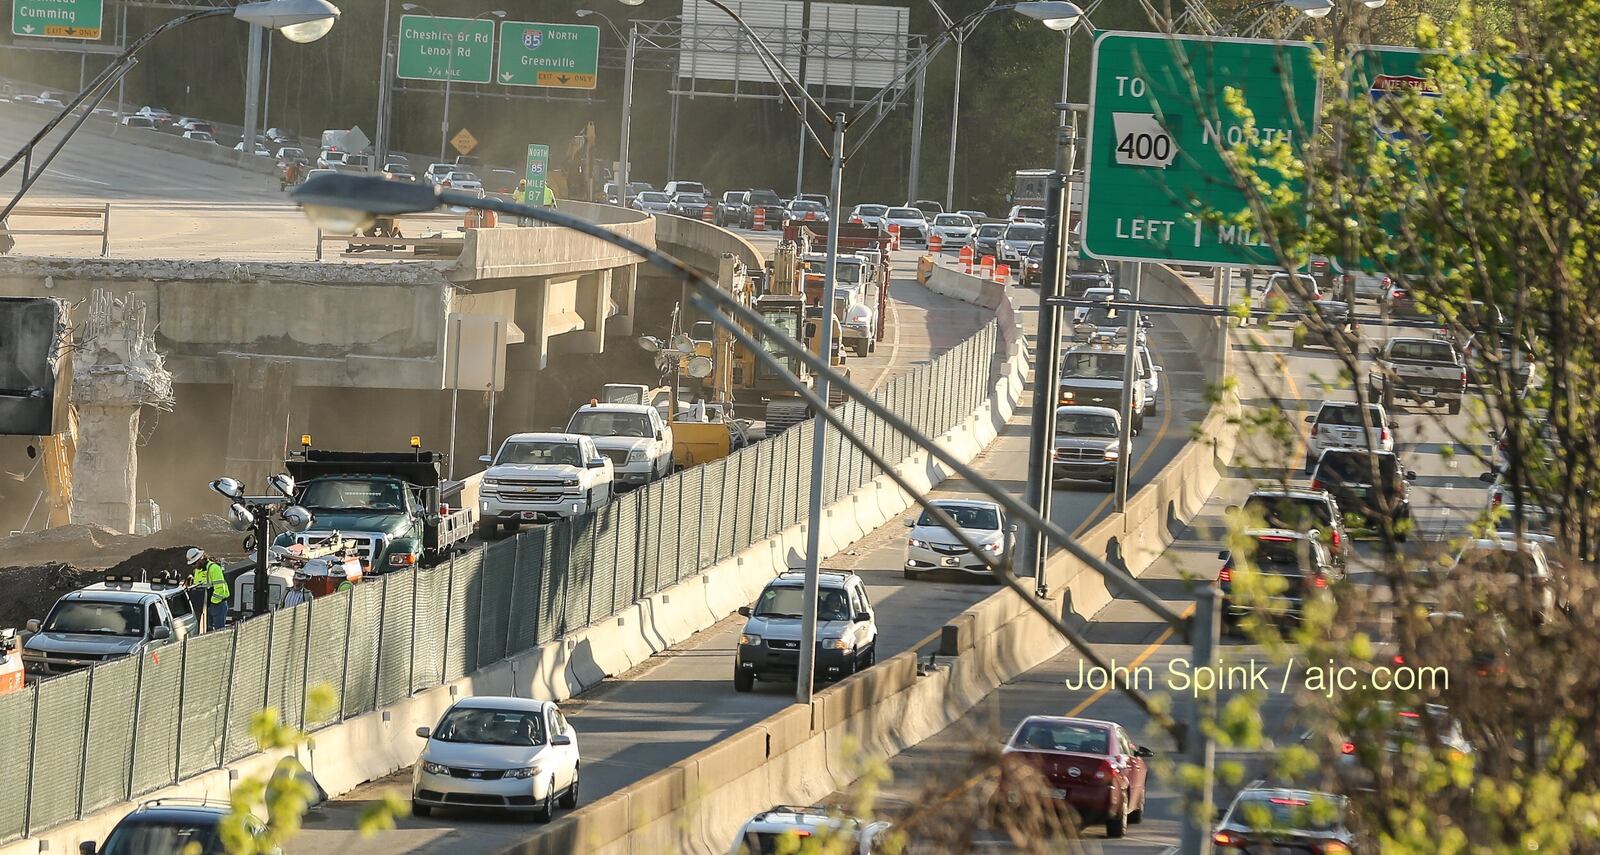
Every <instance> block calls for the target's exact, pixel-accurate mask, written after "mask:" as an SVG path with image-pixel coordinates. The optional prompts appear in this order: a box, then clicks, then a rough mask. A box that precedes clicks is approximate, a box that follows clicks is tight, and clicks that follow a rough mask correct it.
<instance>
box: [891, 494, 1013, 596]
mask: <svg viewBox="0 0 1600 855" xmlns="http://www.w3.org/2000/svg"><path fill="white" fill-rule="evenodd" d="M931 504H933V505H934V506H935V507H938V508H939V509H941V510H943V511H944V512H945V513H947V514H949V515H950V518H951V519H952V520H954V521H955V524H956V527H957V528H959V529H961V532H962V534H965V535H966V536H967V538H968V539H970V540H971V541H972V542H973V543H976V544H977V545H978V546H979V548H981V549H983V550H984V551H985V552H987V553H989V554H990V555H992V556H994V557H995V559H996V560H1001V561H1003V560H1005V557H1006V556H1007V555H1009V554H1010V553H1011V550H1012V548H1013V547H1015V546H1016V540H1017V537H1016V533H1017V527H1016V526H1014V525H1007V524H1006V515H1005V512H1004V511H1002V510H1001V509H1000V506H999V505H997V504H995V503H994V502H987V501H979V500H976V499H936V500H934V501H933V502H932V503H931ZM906 527H907V528H910V529H911V536H910V537H909V538H907V540H906V567H905V576H906V578H907V579H915V578H917V577H919V576H921V575H922V574H924V573H930V572H933V571H935V570H959V571H961V572H964V573H971V574H974V575H982V576H988V575H990V573H989V568H988V566H987V565H985V564H984V563H983V560H982V559H980V558H979V557H978V556H976V555H974V554H973V553H972V552H970V551H968V549H967V548H966V547H965V546H962V545H961V543H960V541H958V540H956V537H955V535H954V534H951V533H950V530H949V529H947V528H945V527H944V526H942V525H940V524H939V522H938V521H937V520H936V519H934V517H933V515H932V514H930V513H928V512H927V511H923V512H922V515H921V516H917V517H911V518H908V519H907V520H906Z"/></svg>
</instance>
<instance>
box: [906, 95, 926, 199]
mask: <svg viewBox="0 0 1600 855" xmlns="http://www.w3.org/2000/svg"><path fill="white" fill-rule="evenodd" d="M927 95H928V69H927V66H926V65H924V66H923V67H922V68H919V69H917V89H916V94H915V95H914V96H913V97H912V101H911V104H912V106H911V170H910V174H909V175H908V176H907V177H906V199H908V200H913V199H916V198H917V196H918V195H919V193H918V192H917V191H918V189H919V188H918V185H919V184H920V183H921V177H922V110H923V107H924V106H925V105H926V103H927Z"/></svg>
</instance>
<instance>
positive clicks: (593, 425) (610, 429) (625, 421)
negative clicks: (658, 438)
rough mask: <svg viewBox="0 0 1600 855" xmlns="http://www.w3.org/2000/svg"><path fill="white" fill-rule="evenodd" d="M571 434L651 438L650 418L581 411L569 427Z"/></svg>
mask: <svg viewBox="0 0 1600 855" xmlns="http://www.w3.org/2000/svg"><path fill="white" fill-rule="evenodd" d="M567 431H568V432H569V433H581V434H583V435H584V436H650V435H651V433H652V432H651V430H650V417H649V416H646V415H645V414H644V413H605V412H601V413H596V412H591V411H579V412H577V413H575V414H573V416H572V424H569V425H567Z"/></svg>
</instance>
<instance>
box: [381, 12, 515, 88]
mask: <svg viewBox="0 0 1600 855" xmlns="http://www.w3.org/2000/svg"><path fill="white" fill-rule="evenodd" d="M493 68H494V22H493V21H485V20H479V19H476V18H436V17H434V16H432V15H401V16H400V52H399V55H398V56H397V57H396V59H395V76H396V77H399V78H401V79H402V80H451V81H454V82H456V83H488V82H489V80H490V79H491V77H492V76H493Z"/></svg>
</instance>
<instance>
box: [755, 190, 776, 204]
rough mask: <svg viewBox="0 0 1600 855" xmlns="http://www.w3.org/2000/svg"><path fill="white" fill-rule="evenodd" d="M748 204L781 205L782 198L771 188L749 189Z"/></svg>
mask: <svg viewBox="0 0 1600 855" xmlns="http://www.w3.org/2000/svg"><path fill="white" fill-rule="evenodd" d="M750 204H752V205H782V204H783V200H782V199H779V198H778V194H776V193H774V192H772V191H771V190H751V191H750Z"/></svg>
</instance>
